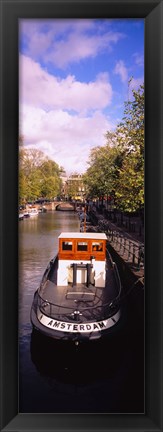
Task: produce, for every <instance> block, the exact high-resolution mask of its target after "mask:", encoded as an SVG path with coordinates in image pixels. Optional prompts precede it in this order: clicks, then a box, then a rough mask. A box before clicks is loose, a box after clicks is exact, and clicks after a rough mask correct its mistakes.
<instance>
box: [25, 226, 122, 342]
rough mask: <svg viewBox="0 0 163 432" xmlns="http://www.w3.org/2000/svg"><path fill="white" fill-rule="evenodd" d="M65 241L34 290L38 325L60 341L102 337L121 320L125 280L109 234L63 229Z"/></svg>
mask: <svg viewBox="0 0 163 432" xmlns="http://www.w3.org/2000/svg"><path fill="white" fill-rule="evenodd" d="M59 239H60V243H59V252H58V254H57V256H56V257H54V259H52V260H51V261H50V263H49V265H48V267H47V269H46V270H45V273H44V275H43V278H42V281H41V284H40V287H39V289H38V290H37V291H36V292H35V294H34V299H33V304H32V308H31V322H32V325H33V328H34V329H36V330H38V331H39V332H41V333H42V334H44V335H47V336H49V337H51V338H54V339H63V340H74V341H79V340H98V339H101V338H102V337H103V336H105V335H108V334H111V333H113V332H114V331H116V330H117V329H118V327H119V324H120V321H121V308H120V300H121V291H122V287H121V281H120V277H119V273H118V269H117V266H116V264H115V263H114V262H113V260H112V258H111V255H110V254H109V252H108V251H107V249H106V247H105V246H106V237H105V234H103V233H95V234H94V233H93V234H92V233H76V232H75V233H71V234H70V233H62V234H60V237H59ZM92 251H93V253H94V255H92Z"/></svg>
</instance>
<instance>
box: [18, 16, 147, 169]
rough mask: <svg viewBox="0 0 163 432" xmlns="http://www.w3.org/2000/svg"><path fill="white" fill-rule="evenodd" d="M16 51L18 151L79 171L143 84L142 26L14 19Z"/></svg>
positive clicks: (114, 21) (121, 21)
mask: <svg viewBox="0 0 163 432" xmlns="http://www.w3.org/2000/svg"><path fill="white" fill-rule="evenodd" d="M19 51H20V62H19V65H20V67H19V102H20V103H19V106H20V133H21V134H23V136H24V145H25V146H27V147H32V148H37V149H40V150H42V151H43V152H44V153H45V154H46V155H47V156H49V157H50V158H51V159H53V160H55V162H57V163H58V164H59V165H60V166H63V167H64V169H65V170H66V172H67V174H70V173H72V172H74V171H75V172H80V173H82V172H84V171H85V170H86V169H87V166H88V165H87V161H88V159H89V154H90V151H91V149H92V148H93V147H96V146H98V145H104V144H105V143H106V139H105V134H106V132H107V131H108V130H109V131H111V130H114V129H115V128H116V125H117V124H118V123H119V122H120V121H121V119H122V117H123V111H124V102H125V101H126V100H127V99H128V97H129V98H131V94H132V88H134V89H137V88H138V87H139V85H140V84H142V83H143V82H144V20H143V19H111V20H106V19H74V20H73V19H72V20H69V19H64V20H60V19H55V20H52V19H50V20H34V19H26V20H24V19H21V20H20V23H19ZM131 76H132V77H133V80H132V83H131V85H130V87H128V80H129V79H130V78H131Z"/></svg>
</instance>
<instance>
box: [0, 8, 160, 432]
mask: <svg viewBox="0 0 163 432" xmlns="http://www.w3.org/2000/svg"><path fill="white" fill-rule="evenodd" d="M0 3H1V61H2V63H1V77H2V79H1V101H2V104H1V108H2V109H1V120H2V123H1V124H2V129H1V130H2V134H1V146H0V151H1V156H0V160H1V173H2V183H1V216H2V223H1V238H2V242H1V275H2V281H1V303H0V304H1V347H2V352H1V363H2V368H1V371H2V373H1V380H2V382H1V401H2V402H1V430H3V431H6V432H9V431H21V430H22V431H23V430H28V431H35V430H40V431H49V430H53V431H63V430H64V431H68V430H71V431H73V430H75V431H78V430H80V431H91V430H95V431H103V430H105V431H106V430H107V431H113V430H114V431H120V430H123V431H125V430H130V431H132V430H134V431H139V430H141V431H142V430H145V431H155V432H156V431H162V430H163V422H162V404H161V402H162V382H161V376H162V352H163V351H162V312H163V311H162V301H161V299H162V293H161V291H162V279H163V278H162V270H161V263H162V258H163V255H162V239H161V233H162V216H163V215H162V206H163V197H162V195H161V191H162V184H163V183H162V176H163V174H162V172H163V160H162V159H163V152H162V148H161V144H162V142H161V138H162V118H163V112H162V107H163V95H162V75H163V68H162V66H163V61H162V60H163V51H162V40H163V38H162V32H163V30H162V29H163V1H162V0H144V1H141V0H137V1H135V0H129V1H124V0H117V1H116V0H111V1H110V0H106V1H103V0H102V1H100V0H97V1H92V0H88V1H82V2H81V1H78V0H75V1H69V0H67V1H52V0H51V1H46V0H33V1H32V2H30V1H22V0H19V1H17V0H7V1H6V0H1V2H0ZM49 17H51V18H53V17H54V18H62V17H63V18H144V20H145V149H146V150H145V251H146V253H145V286H146V290H145V293H146V294H145V316H146V318H145V327H146V330H145V335H146V337H145V352H146V356H145V358H146V362H145V389H146V390H145V414H141V415H139V414H138V415H135V414H133V415H131V414H130V415H127V414H124V415H114V414H113V415H109V414H108V415H107V414H97V415H93V414H87V415H82V414H65V415H63V414H43V413H42V414H30V413H29V414H19V413H18V217H17V207H18V20H19V18H49Z"/></svg>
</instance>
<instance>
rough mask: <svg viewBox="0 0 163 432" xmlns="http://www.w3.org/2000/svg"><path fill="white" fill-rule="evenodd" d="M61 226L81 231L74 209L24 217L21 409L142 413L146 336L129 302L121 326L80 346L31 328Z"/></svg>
mask: <svg viewBox="0 0 163 432" xmlns="http://www.w3.org/2000/svg"><path fill="white" fill-rule="evenodd" d="M62 231H79V220H78V216H77V215H76V214H75V213H74V212H56V211H52V212H47V213H40V214H39V215H38V216H37V217H33V218H27V219H24V220H23V221H21V222H19V412H20V413H143V412H144V392H143V385H144V378H143V370H144V369H143V365H144V363H143V338H142V337H141V334H140V332H139V333H138V332H137V327H136V325H135V319H134V318H133V317H134V315H133V314H132V313H131V312H132V311H131V310H130V305H128V306H127V308H126V310H125V309H124V314H125V319H124V322H123V324H122V328H121V329H120V331H119V332H118V333H115V334H113V336H112V337H111V338H110V337H109V338H107V339H106V340H104V341H102V342H99V341H98V342H91V343H88V344H85V345H80V344H79V345H78V346H76V345H75V344H74V343H68V342H64V343H61V342H60V341H59V342H55V341H54V340H53V341H47V340H46V338H44V337H42V336H38V335H37V334H35V333H33V332H32V327H31V323H30V308H31V304H32V300H33V295H34V292H35V290H36V289H37V288H38V286H39V283H40V280H41V277H42V275H43V272H44V270H45V268H46V266H47V265H48V263H49V261H50V259H51V258H53V257H54V256H55V255H56V253H57V238H58V235H59V234H60V233H61V232H62ZM133 313H134V312H133Z"/></svg>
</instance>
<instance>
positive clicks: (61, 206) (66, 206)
mask: <svg viewBox="0 0 163 432" xmlns="http://www.w3.org/2000/svg"><path fill="white" fill-rule="evenodd" d="M81 204H82V203H81V202H80V201H79V202H78V201H76V202H75V203H73V202H69V201H51V202H42V203H36V204H33V205H32V204H27V205H26V210H27V211H28V210H30V208H31V207H35V208H37V210H38V209H40V208H44V209H46V210H47V211H53V210H70V211H72V210H73V211H75V210H76V207H77V206H78V205H81Z"/></svg>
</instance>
